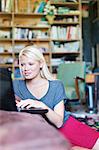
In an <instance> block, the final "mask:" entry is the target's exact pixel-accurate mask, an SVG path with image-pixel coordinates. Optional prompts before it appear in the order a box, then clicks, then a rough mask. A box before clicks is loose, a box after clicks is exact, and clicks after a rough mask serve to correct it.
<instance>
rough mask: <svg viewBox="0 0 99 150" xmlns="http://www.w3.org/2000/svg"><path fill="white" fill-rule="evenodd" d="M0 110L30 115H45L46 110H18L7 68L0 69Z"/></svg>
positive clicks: (9, 72)
mask: <svg viewBox="0 0 99 150" xmlns="http://www.w3.org/2000/svg"><path fill="white" fill-rule="evenodd" d="M0 110H6V111H20V112H27V113H32V114H41V115H43V114H45V113H47V112H48V110H47V109H42V108H32V109H18V108H17V106H16V102H15V95H14V89H13V83H12V78H11V71H10V70H9V69H8V68H0Z"/></svg>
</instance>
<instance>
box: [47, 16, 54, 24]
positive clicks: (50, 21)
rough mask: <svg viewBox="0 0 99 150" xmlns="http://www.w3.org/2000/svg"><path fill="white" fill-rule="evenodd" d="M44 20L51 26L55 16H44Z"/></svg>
mask: <svg viewBox="0 0 99 150" xmlns="http://www.w3.org/2000/svg"><path fill="white" fill-rule="evenodd" d="M46 19H47V20H48V23H49V24H53V22H54V19H55V16H54V15H53V16H51V15H46Z"/></svg>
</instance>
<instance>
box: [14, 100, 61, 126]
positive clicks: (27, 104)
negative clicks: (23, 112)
mask: <svg viewBox="0 0 99 150" xmlns="http://www.w3.org/2000/svg"><path fill="white" fill-rule="evenodd" d="M17 107H21V108H26V109H29V108H32V107H35V108H42V109H48V113H46V117H47V118H48V119H49V121H50V122H52V123H53V124H54V125H55V126H56V127H57V128H60V127H61V126H62V124H63V119H64V100H62V101H60V102H59V103H58V104H57V105H56V106H55V107H54V110H52V109H51V108H49V107H48V106H47V105H45V104H44V103H43V102H41V101H37V100H31V99H26V100H21V101H20V102H18V103H17Z"/></svg>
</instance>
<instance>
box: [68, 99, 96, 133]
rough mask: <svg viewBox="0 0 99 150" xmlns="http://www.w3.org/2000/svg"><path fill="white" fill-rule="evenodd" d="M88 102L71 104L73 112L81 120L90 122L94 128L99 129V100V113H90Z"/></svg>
mask: <svg viewBox="0 0 99 150" xmlns="http://www.w3.org/2000/svg"><path fill="white" fill-rule="evenodd" d="M86 110H87V107H86V104H79V103H77V104H75V105H71V110H70V111H71V112H72V114H73V115H74V116H75V117H76V118H77V119H78V120H80V121H82V122H84V123H86V124H88V125H89V126H91V127H92V128H95V129H96V130H97V131H99V101H98V111H97V113H89V112H88V111H86Z"/></svg>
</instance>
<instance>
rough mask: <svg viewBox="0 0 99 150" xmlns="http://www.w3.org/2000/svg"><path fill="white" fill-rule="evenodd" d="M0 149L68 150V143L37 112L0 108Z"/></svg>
mask: <svg viewBox="0 0 99 150" xmlns="http://www.w3.org/2000/svg"><path fill="white" fill-rule="evenodd" d="M0 149H2V150H70V149H71V146H70V143H69V142H68V141H67V140H66V139H64V137H63V136H62V135H61V134H60V133H59V132H58V131H57V129H56V128H54V127H53V126H51V125H49V124H48V123H47V122H46V121H45V119H44V118H43V117H42V116H40V115H37V114H29V113H25V112H14V111H4V110H0Z"/></svg>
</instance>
